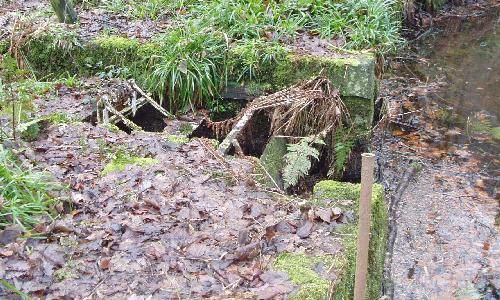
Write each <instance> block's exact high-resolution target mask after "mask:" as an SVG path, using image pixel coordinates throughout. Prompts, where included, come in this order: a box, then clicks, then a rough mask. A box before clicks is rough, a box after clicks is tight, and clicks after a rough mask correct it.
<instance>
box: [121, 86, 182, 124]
mask: <svg viewBox="0 0 500 300" xmlns="http://www.w3.org/2000/svg"><path fill="white" fill-rule="evenodd" d="M129 82H130V84H131V85H132V88H133V89H134V90H136V91H137V92H138V93H139V94H141V95H142V96H143V97H144V99H146V101H148V102H149V104H151V105H152V106H153V107H154V108H156V109H157V110H158V111H159V112H160V113H162V114H163V115H164V116H165V117H167V118H174V117H175V116H174V115H173V114H171V113H169V112H168V111H167V110H166V109H164V108H163V107H161V105H160V104H158V103H157V102H156V101H155V100H154V99H153V98H151V97H150V96H149V95H148V94H146V93H145V92H144V91H143V90H142V89H141V88H140V87H139V86H138V85H137V84H136V83H135V80H133V79H131V80H129Z"/></svg>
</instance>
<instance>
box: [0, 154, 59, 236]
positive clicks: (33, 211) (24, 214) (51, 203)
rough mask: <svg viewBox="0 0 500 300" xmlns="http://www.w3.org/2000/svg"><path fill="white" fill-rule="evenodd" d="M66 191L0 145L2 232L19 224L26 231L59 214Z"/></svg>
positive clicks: (0, 226)
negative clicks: (63, 194) (58, 207)
mask: <svg viewBox="0 0 500 300" xmlns="http://www.w3.org/2000/svg"><path fill="white" fill-rule="evenodd" d="M62 189H63V187H62V186H61V185H60V184H58V183H57V182H55V181H54V180H53V179H52V178H51V177H50V176H49V175H48V174H47V173H45V172H42V171H40V170H36V169H34V168H32V167H29V166H26V165H22V166H21V164H20V163H19V162H18V161H17V160H16V159H15V157H14V155H13V153H12V152H11V151H9V150H6V149H4V147H3V146H2V145H0V229H3V228H5V227H6V226H8V225H11V224H16V225H20V226H21V227H23V228H25V229H29V228H31V226H33V225H35V224H38V223H39V222H40V221H42V220H44V219H47V218H48V219H51V218H52V217H53V216H54V215H55V214H56V212H55V209H54V207H55V205H56V204H57V203H59V201H60V199H59V198H58V197H57V196H55V194H56V193H57V192H59V191H61V190H62Z"/></svg>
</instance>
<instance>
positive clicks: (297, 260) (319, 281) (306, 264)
mask: <svg viewBox="0 0 500 300" xmlns="http://www.w3.org/2000/svg"><path fill="white" fill-rule="evenodd" d="M319 264H322V265H323V269H325V270H329V269H330V268H331V267H332V266H333V265H335V264H337V262H336V261H335V258H334V257H333V256H310V255H306V254H292V253H282V254H280V255H279V256H278V258H277V259H276V261H275V263H274V268H275V269H276V270H279V271H282V272H286V273H287V274H288V276H289V279H290V281H291V282H293V283H294V284H297V285H299V286H300V290H299V291H298V292H297V293H296V294H294V295H292V296H291V299H326V297H327V294H328V290H329V287H330V281H329V280H327V279H325V278H323V276H322V275H321V274H318V273H317V272H316V271H315V267H316V266H317V265H319Z"/></svg>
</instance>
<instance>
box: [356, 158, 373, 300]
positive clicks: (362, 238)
mask: <svg viewBox="0 0 500 300" xmlns="http://www.w3.org/2000/svg"><path fill="white" fill-rule="evenodd" d="M361 157H362V162H361V193H360V199H359V230H358V245H357V246H358V247H357V256H356V278H355V282H354V300H365V299H366V278H367V275H368V246H369V242H370V219H371V202H372V187H373V165H374V162H375V155H374V154H373V153H363V154H361Z"/></svg>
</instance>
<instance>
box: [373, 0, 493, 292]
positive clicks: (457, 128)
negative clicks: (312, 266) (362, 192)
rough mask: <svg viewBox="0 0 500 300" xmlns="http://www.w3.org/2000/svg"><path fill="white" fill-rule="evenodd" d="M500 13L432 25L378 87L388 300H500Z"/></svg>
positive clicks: (482, 13)
mask: <svg viewBox="0 0 500 300" xmlns="http://www.w3.org/2000/svg"><path fill="white" fill-rule="evenodd" d="M499 8H500V7H498V6H496V8H495V6H492V8H491V9H488V10H486V11H480V12H474V13H473V16H469V17H464V16H463V15H460V14H459V13H451V15H454V16H451V17H447V18H445V22H440V23H436V24H434V25H435V27H434V28H433V29H432V30H429V31H428V32H426V33H425V34H424V35H422V36H421V37H420V38H419V39H418V43H417V45H416V46H415V48H414V49H415V55H414V56H411V59H410V63H408V61H405V62H404V63H403V64H402V65H400V66H399V67H398V69H397V70H396V71H395V74H394V75H396V76H394V77H396V78H391V79H388V80H385V81H384V83H383V85H382V87H383V88H382V98H385V100H387V101H389V102H392V104H395V105H393V106H396V107H397V106H398V105H399V107H400V108H401V110H400V112H401V113H400V114H399V117H398V118H399V119H398V122H392V123H391V126H390V127H389V128H390V130H389V131H390V134H389V135H383V136H384V138H383V139H382V142H381V143H380V145H381V146H379V148H378V149H379V152H380V153H379V157H380V160H381V162H380V165H381V167H382V170H383V171H382V175H381V178H382V179H381V181H382V182H383V183H384V185H385V186H386V187H387V188H388V191H389V192H388V195H389V197H388V198H390V202H391V203H390V212H391V236H390V241H389V255H388V258H387V270H386V275H387V276H386V280H387V282H386V283H385V290H384V292H385V295H386V296H388V297H389V298H391V299H499V298H500V271H499V270H500V240H499V238H498V211H499V206H498V181H499V175H500V174H499V166H500V163H499V158H498V156H499V155H498V154H499V153H500V152H499V150H500V146H499V142H500V137H499V136H498V135H499V133H498V130H499V119H498V118H499V117H500V116H499V114H500V112H499V107H500V62H499V61H500V60H499V59H500V47H499V46H500V40H499V38H500V33H498V30H499V29H500V23H499V16H500V11H499ZM429 87H430V88H429Z"/></svg>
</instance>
